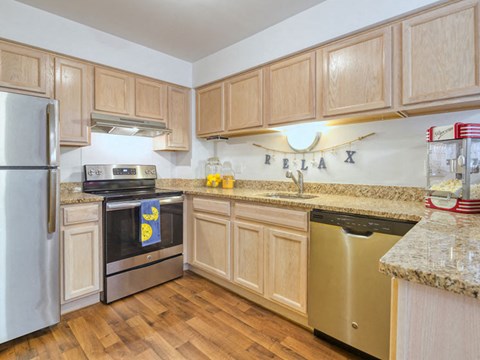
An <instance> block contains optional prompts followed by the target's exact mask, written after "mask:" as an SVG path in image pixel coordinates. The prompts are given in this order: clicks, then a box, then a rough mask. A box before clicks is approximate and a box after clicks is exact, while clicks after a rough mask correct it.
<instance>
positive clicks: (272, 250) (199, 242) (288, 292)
mask: <svg viewBox="0 0 480 360" xmlns="http://www.w3.org/2000/svg"><path fill="white" fill-rule="evenodd" d="M187 204H190V205H187V206H190V210H189V211H187V214H191V215H189V216H191V217H192V221H191V223H192V226H191V230H189V231H191V238H192V241H191V245H189V246H191V250H188V251H189V252H190V254H189V255H188V256H187V258H188V259H189V261H190V264H191V265H193V268H192V269H193V270H194V271H195V269H197V268H198V269H200V270H204V271H205V272H208V273H209V274H213V275H215V277H217V278H221V279H225V280H227V281H228V283H230V284H231V286H230V287H229V289H231V290H233V291H236V289H240V288H241V289H243V290H242V291H243V292H241V294H242V295H243V296H245V293H249V292H250V293H251V294H254V295H255V296H256V298H253V299H251V300H253V301H256V300H258V299H261V300H260V301H259V303H261V304H262V305H263V306H267V307H269V306H270V305H271V304H274V305H272V306H270V308H271V309H272V310H274V311H278V312H279V313H282V314H283V315H285V316H289V315H291V314H296V316H297V318H296V319H298V317H303V318H304V319H306V318H305V316H306V311H307V261H308V253H307V251H308V239H309V237H308V217H307V212H306V211H301V210H293V209H285V208H276V207H271V206H262V205H255V204H251V203H245V202H238V203H237V202H235V203H233V206H232V203H230V202H229V201H224V200H219V199H215V198H197V197H194V198H193V199H189V200H187ZM230 206H232V211H230ZM207 211H208V213H205V214H204V213H202V212H207ZM213 213H216V214H215V215H213ZM259 214H264V215H265V216H263V217H262V216H259ZM274 215H276V216H277V217H278V219H277V220H275V218H274ZM281 219H291V221H290V222H285V221H284V222H283V223H282V221H281ZM230 227H231V229H232V236H230ZM230 243H232V248H231V249H230ZM230 259H231V261H230ZM230 268H231V270H230ZM230 274H232V276H231V275H230ZM223 285H225V284H223ZM279 309H281V310H279ZM295 321H296V320H295Z"/></svg>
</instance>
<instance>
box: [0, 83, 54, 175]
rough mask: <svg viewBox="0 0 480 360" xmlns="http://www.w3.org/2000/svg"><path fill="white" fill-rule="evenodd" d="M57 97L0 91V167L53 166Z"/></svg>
mask: <svg viewBox="0 0 480 360" xmlns="http://www.w3.org/2000/svg"><path fill="white" fill-rule="evenodd" d="M58 144H59V140H58V110H57V101H56V100H50V99H44V98H39V97H35V96H28V95H20V94H10V93H6V92H0V168H1V167H14V166H25V167H32V166H35V167H42V166H57V165H58V158H57V156H58V153H59V145H58Z"/></svg>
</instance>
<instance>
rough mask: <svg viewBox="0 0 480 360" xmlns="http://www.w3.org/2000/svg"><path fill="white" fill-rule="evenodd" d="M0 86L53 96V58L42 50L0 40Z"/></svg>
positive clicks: (8, 89)
mask: <svg viewBox="0 0 480 360" xmlns="http://www.w3.org/2000/svg"><path fill="white" fill-rule="evenodd" d="M0 87H4V88H6V89H5V91H14V92H21V93H31V94H32V95H36V96H44V97H52V96H53V59H52V56H51V55H49V54H47V53H44V52H42V51H39V50H36V49H31V48H28V47H24V46H19V45H14V44H9V43H6V42H3V41H0Z"/></svg>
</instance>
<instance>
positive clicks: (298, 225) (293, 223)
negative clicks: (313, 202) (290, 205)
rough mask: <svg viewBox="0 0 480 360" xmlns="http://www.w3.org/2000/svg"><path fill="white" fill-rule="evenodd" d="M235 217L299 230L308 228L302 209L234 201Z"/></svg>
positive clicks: (305, 215) (306, 218) (306, 217)
mask: <svg viewBox="0 0 480 360" xmlns="http://www.w3.org/2000/svg"><path fill="white" fill-rule="evenodd" d="M235 217H236V218H240V219H248V220H252V221H257V222H261V223H267V224H274V225H278V226H283V227H287V228H291V229H296V230H301V231H307V230H308V216H307V213H306V212H304V211H298V210H289V209H280V208H274V207H267V206H259V205H250V204H244V203H236V204H235Z"/></svg>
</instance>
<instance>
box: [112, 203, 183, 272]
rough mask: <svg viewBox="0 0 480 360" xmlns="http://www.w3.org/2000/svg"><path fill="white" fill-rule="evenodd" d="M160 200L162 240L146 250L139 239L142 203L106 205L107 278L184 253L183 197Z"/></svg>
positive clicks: (146, 247)
mask: <svg viewBox="0 0 480 360" xmlns="http://www.w3.org/2000/svg"><path fill="white" fill-rule="evenodd" d="M158 200H159V201H160V228H161V229H160V232H161V241H160V242H159V243H157V244H152V245H148V246H145V247H144V246H142V243H141V240H140V230H139V223H140V221H139V220H140V219H139V217H140V214H139V211H140V203H141V202H140V200H132V201H110V202H108V201H107V202H106V204H105V259H106V261H105V262H106V269H105V272H106V275H111V274H115V273H117V272H120V271H124V270H127V269H131V268H134V267H138V266H142V265H145V264H148V263H153V262H158V261H160V260H163V259H166V258H169V257H172V256H176V255H180V254H182V252H183V196H174V197H167V198H159V199H158Z"/></svg>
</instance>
